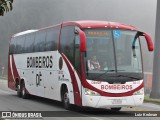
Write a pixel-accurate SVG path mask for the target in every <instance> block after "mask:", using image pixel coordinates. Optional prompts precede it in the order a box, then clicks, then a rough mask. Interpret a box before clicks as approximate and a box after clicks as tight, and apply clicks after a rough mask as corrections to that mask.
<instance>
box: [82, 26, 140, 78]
mask: <svg viewBox="0 0 160 120" xmlns="http://www.w3.org/2000/svg"><path fill="white" fill-rule="evenodd" d="M85 33H86V39H87V40H86V41H87V51H86V54H85V57H84V58H85V63H86V64H85V71H86V78H87V79H90V80H99V79H104V80H107V79H108V78H109V79H110V78H111V77H112V79H113V77H114V78H115V77H118V75H121V77H123V78H127V79H129V78H130V79H133V78H136V79H142V64H141V51H140V43H139V40H137V39H138V38H137V32H136V31H125V30H114V29H113V30H112V29H86V30H85ZM137 76H138V78H137ZM119 77H120V76H119Z"/></svg>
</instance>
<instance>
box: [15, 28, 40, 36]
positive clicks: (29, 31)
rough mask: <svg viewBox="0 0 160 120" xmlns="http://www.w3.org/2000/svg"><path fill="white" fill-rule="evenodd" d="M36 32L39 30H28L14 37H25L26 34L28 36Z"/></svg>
mask: <svg viewBox="0 0 160 120" xmlns="http://www.w3.org/2000/svg"><path fill="white" fill-rule="evenodd" d="M36 31H38V30H26V31H23V32H20V33H17V34H14V35H13V36H12V37H17V36H21V35H25V34H28V33H33V32H36Z"/></svg>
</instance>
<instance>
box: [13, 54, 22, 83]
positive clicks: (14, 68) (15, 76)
mask: <svg viewBox="0 0 160 120" xmlns="http://www.w3.org/2000/svg"><path fill="white" fill-rule="evenodd" d="M12 69H13V76H14V78H15V80H16V79H18V80H19V82H20V80H21V78H20V76H19V74H18V70H17V68H16V64H15V60H14V57H13V55H12Z"/></svg>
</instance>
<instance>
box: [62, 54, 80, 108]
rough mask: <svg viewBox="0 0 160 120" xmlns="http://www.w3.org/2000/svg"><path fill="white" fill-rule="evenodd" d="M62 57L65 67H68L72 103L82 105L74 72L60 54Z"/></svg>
mask: <svg viewBox="0 0 160 120" xmlns="http://www.w3.org/2000/svg"><path fill="white" fill-rule="evenodd" d="M62 57H63V59H64V61H65V63H66V65H67V67H68V70H69V73H70V76H71V79H72V84H73V92H74V102H75V104H76V105H78V106H81V105H82V99H81V96H80V91H79V88H78V83H77V80H76V77H75V74H74V71H73V70H72V68H71V66H70V64H69V62H68V60H67V59H66V57H65V56H64V55H63V54H62Z"/></svg>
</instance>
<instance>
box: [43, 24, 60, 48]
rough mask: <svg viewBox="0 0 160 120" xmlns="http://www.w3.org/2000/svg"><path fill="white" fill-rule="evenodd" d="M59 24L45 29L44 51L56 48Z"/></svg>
mask: <svg viewBox="0 0 160 120" xmlns="http://www.w3.org/2000/svg"><path fill="white" fill-rule="evenodd" d="M59 32H60V26H58V27H54V28H50V29H48V30H47V37H46V51H53V50H57V47H58V39H59Z"/></svg>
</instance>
